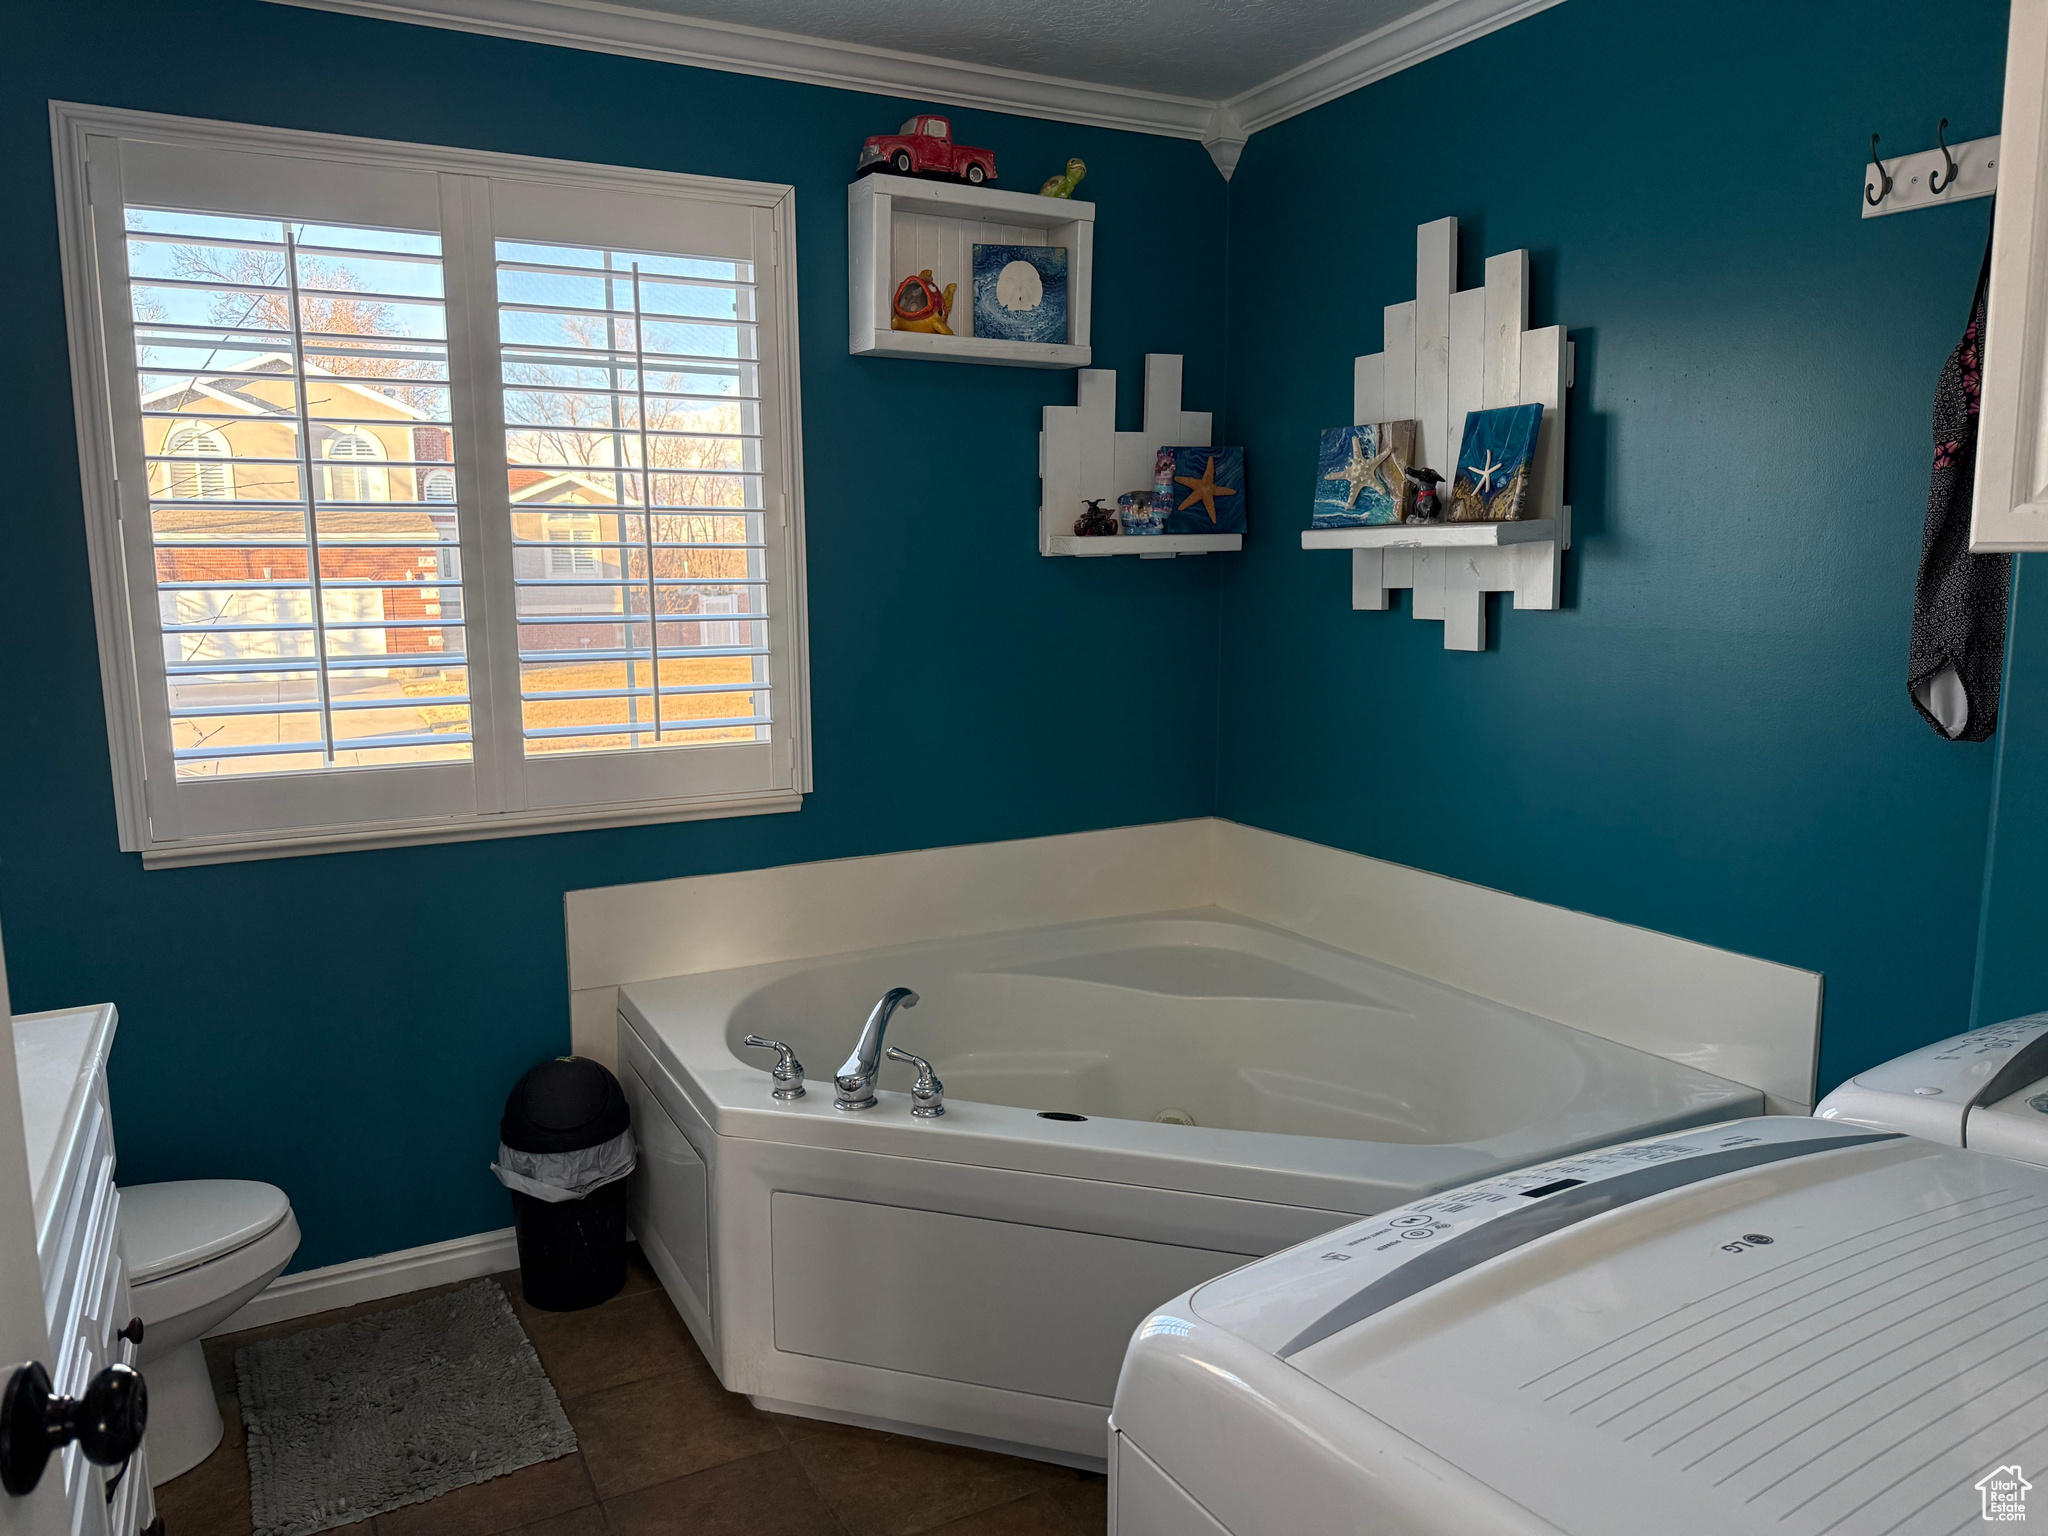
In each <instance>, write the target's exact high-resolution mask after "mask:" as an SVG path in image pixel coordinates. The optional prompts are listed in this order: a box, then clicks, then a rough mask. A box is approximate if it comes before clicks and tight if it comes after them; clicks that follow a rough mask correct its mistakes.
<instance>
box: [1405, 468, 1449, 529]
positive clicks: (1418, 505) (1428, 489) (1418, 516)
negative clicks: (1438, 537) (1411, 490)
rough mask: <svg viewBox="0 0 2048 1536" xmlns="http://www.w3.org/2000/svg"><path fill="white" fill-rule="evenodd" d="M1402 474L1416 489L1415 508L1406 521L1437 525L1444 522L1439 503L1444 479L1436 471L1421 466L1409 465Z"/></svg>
mask: <svg viewBox="0 0 2048 1536" xmlns="http://www.w3.org/2000/svg"><path fill="white" fill-rule="evenodd" d="M1401 473H1402V474H1403V475H1404V476H1405V477H1406V478H1407V480H1408V482H1409V484H1411V485H1413V486H1414V487H1415V507H1414V509H1413V510H1412V511H1411V512H1409V514H1408V516H1407V518H1406V519H1405V521H1407V522H1411V523H1437V522H1442V521H1443V508H1442V507H1441V506H1440V505H1439V503H1438V501H1437V496H1438V491H1437V487H1438V486H1440V485H1442V484H1443V483H1444V477H1443V476H1442V475H1440V474H1438V473H1437V472H1436V471H1435V470H1433V469H1430V468H1427V467H1426V466H1424V465H1420V464H1411V465H1408V466H1407V467H1406V468H1405V469H1403V470H1402V471H1401Z"/></svg>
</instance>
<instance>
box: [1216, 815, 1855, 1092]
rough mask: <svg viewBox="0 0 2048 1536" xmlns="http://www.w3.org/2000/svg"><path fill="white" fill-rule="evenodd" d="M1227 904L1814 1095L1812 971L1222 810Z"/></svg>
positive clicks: (1566, 1019)
mask: <svg viewBox="0 0 2048 1536" xmlns="http://www.w3.org/2000/svg"><path fill="white" fill-rule="evenodd" d="M1216 827H1217V833H1216V836H1217V871H1216V883H1217V887H1218V891H1219V899H1220V901H1221V903H1222V904H1223V905H1224V906H1226V907H1228V908H1230V909H1231V910H1232V911H1235V912H1241V913H1243V914H1244V915H1245V916H1247V917H1251V918H1256V919H1258V920H1259V921H1260V922H1265V923H1271V924H1273V925H1274V926H1276V927H1280V928H1285V929H1288V930H1290V931H1292V932H1294V933H1299V934H1302V935H1303V936H1305V937H1307V938H1311V939H1316V940H1319V941H1320V942H1322V943H1325V944H1331V945H1334V946H1336V947H1337V948H1339V949H1344V950H1349V951H1351V952H1352V953H1354V954H1360V955H1368V956H1371V957H1373V958H1375V959H1379V960H1384V961H1385V962H1387V963H1388V964H1390V965H1397V966H1400V967H1401V968H1402V969H1404V970H1408V971H1413V972H1415V973H1416V974H1417V975H1420V976H1428V977H1431V978H1433V979H1434V980H1437V981H1442V982H1447V983H1449V984H1450V985H1452V986H1454V987H1457V988H1459V989H1461V990H1463V991H1466V992H1472V993H1476V994H1477V995H1478V996H1480V997H1487V998H1492V999H1493V1000H1494V1001H1496V1002H1501V1003H1506V1004H1508V1005H1509V1006H1510V1007H1514V1008H1520V1009H1522V1010H1524V1011H1526V1012H1529V1013H1533V1014H1537V1015H1539V1016H1541V1017H1543V1018H1546V1019H1556V1020H1558V1021H1560V1022H1562V1023H1566V1024H1569V1025H1571V1026H1572V1027H1573V1028H1574V1029H1581V1030H1584V1031H1586V1032H1587V1033H1588V1034H1594V1035H1599V1036H1601V1037H1602V1038H1604V1039H1608V1040H1612V1041H1615V1042H1616V1043H1618V1044H1621V1045H1627V1046H1633V1047H1634V1048H1635V1049H1637V1050H1639V1051H1648V1052H1650V1053H1651V1054H1653V1055H1656V1056H1662V1057H1664V1058H1666V1059H1667V1060H1670V1061H1679V1062H1684V1063H1686V1064H1687V1065H1689V1066H1694V1067H1698V1068H1700V1069H1701V1070H1702V1071H1706V1072H1711V1073H1713V1074H1714V1075H1715V1076H1717V1077H1725V1078H1730V1079H1732V1080H1733V1081H1735V1082H1739V1083H1747V1084H1749V1085H1750V1086H1752V1087H1755V1088H1760V1089H1762V1090H1763V1091H1764V1093H1765V1094H1766V1095H1767V1097H1768V1101H1769V1103H1770V1106H1771V1108H1772V1110H1773V1111H1774V1112H1778V1113H1788V1114H1801V1115H1803V1114H1806V1113H1808V1112H1810V1111H1811V1109H1812V1107H1813V1101H1814V1071H1815V1063H1816V1053H1817V1050H1818V1046H1819V1040H1820V1012H1821V977H1820V975H1819V974H1818V973H1816V972H1813V971H1802V970H1799V969H1797V968H1796V967H1794V966H1789V965H1778V964H1774V963H1773V962H1771V961H1768V960H1758V959H1755V958H1753V957H1751V956H1748V955H1738V954H1736V953H1734V952H1733V951H1731V950H1725V949H1715V948H1713V947H1712V946H1710V945H1706V944H1695V943H1693V942H1692V941H1690V940H1688V939H1679V938H1673V937H1672V936H1671V935H1669V934H1664V933H1658V932H1655V931H1654V930H1652V929H1648V928H1635V927H1631V926H1629V925H1628V924H1627V923H1617V922H1612V921H1609V920H1608V919H1606V918H1600V917H1591V916H1588V915H1587V914H1586V913H1583V912H1573V911H1571V910H1569V909H1568V908H1565V907H1553V906H1546V905H1544V904H1543V903H1542V902H1535V901H1525V900H1523V899H1522V898H1521V897H1518V896H1510V895H1508V894H1506V893H1505V892H1502V891H1495V890H1489V889H1487V888H1486V887H1485V886H1481V885H1469V884H1467V883H1465V882H1464V881H1462V880H1452V879H1448V878H1446V877H1445V876H1442V875H1434V874H1430V873H1428V872H1426V871H1424V870H1419V869H1410V868H1408V867H1407V866H1406V865H1402V864H1390V863H1388V862H1386V861H1385V860H1382V859H1371V858H1366V857H1365V856H1363V855H1361V854H1355V853H1346V852H1344V851H1342V850H1340V849H1336V848H1328V847H1325V846H1323V845H1322V844H1320V843H1311V842H1305V841H1303V840H1302V839H1299V838H1292V837H1283V836H1281V835H1279V834H1278V833H1274V832H1266V831H1262V830H1260V829H1258V828H1255V827H1245V826H1240V825H1238V824H1237V823H1235V822H1227V821H1226V822H1218V823H1217V824H1216Z"/></svg>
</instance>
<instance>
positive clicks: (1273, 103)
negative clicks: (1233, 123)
mask: <svg viewBox="0 0 2048 1536" xmlns="http://www.w3.org/2000/svg"><path fill="white" fill-rule="evenodd" d="M1562 3H1563V0H1436V3H1435V4H1433V5H1429V6H1425V7H1424V8H1423V9H1421V10H1419V11H1415V12H1413V13H1412V14H1410V15H1407V16H1403V17H1402V18H1401V19H1400V20H1399V21H1395V22H1389V23H1388V24H1387V25H1386V26H1384V27H1381V28H1380V29H1379V30H1378V31H1377V32H1368V33H1366V35H1365V36H1364V37H1361V38H1357V39H1355V40H1353V41H1351V42H1348V43H1346V44H1344V46H1343V47H1341V48H1332V49H1331V50H1330V51H1329V52H1328V53H1326V54H1324V55H1323V56H1322V57H1321V58H1316V59H1310V60H1309V61H1308V62H1307V63H1306V64H1299V65H1296V66H1295V67H1294V68H1293V69H1290V70H1288V71H1287V73H1286V74H1284V75H1275V76H1274V77H1273V78H1272V79H1271V80H1268V81H1267V82H1266V83H1265V84H1264V85H1255V86H1253V87H1252V88H1251V89H1250V90H1248V91H1245V92H1243V93H1242V94H1240V95H1237V96H1233V97H1231V98H1230V100H1229V101H1227V102H1224V103H1223V104H1222V105H1223V109H1224V110H1226V111H1228V112H1230V113H1232V114H1234V115H1235V116H1236V118H1237V120H1238V121H1239V122H1240V123H1242V124H1243V125H1244V130H1243V131H1244V132H1245V134H1246V135H1247V136H1249V135H1251V134H1254V133H1257V132H1258V131H1259V130H1260V129H1261V128H1270V127H1272V126H1273V125H1274V124H1275V123H1278V122H1283V121H1285V120H1286V119H1287V118H1290V117H1298V116H1299V115H1300V114H1302V113H1303V112H1307V111H1309V110H1310V109H1311V108H1314V107H1320V106H1321V105H1322V104H1323V103H1324V102H1326V101H1334V100H1336V99H1337V98H1338V97H1339V96H1343V95H1345V94H1347V93H1349V92H1351V91H1355V90H1357V89H1358V88H1359V87H1360V86H1364V85H1371V84H1372V83H1373V81H1375V80H1384V79H1386V78H1387V76H1389V75H1394V74H1399V73H1400V72H1401V71H1402V70H1404V69H1407V68H1408V67H1409V66H1410V65H1413V64H1420V63H1422V62H1423V60H1425V59H1433V58H1435V57H1436V56H1437V55H1438V54H1440V53H1449V52H1450V51H1451V50H1452V49H1453V48H1457V47H1460V46H1462V45H1463V44H1465V43H1469V42H1471V41H1472V40H1473V39H1474V38H1479V37H1484V36H1485V35H1486V34H1487V33H1489V32H1498V31H1499V30H1500V29H1501V28H1502V27H1507V26H1512V25H1513V24H1514V23H1516V22H1518V21H1520V20H1521V19H1522V18H1523V17H1524V16H1533V15H1535V14H1536V13H1537V12H1538V11H1547V10H1549V9H1550V7H1552V6H1553V5H1561V4H1562Z"/></svg>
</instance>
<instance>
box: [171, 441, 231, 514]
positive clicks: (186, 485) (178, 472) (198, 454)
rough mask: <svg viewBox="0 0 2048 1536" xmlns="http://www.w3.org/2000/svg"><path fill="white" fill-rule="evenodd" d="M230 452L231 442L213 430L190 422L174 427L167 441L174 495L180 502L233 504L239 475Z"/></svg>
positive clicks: (172, 493) (172, 492)
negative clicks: (229, 443)
mask: <svg viewBox="0 0 2048 1536" xmlns="http://www.w3.org/2000/svg"><path fill="white" fill-rule="evenodd" d="M229 452H230V449H229V448H228V440H227V439H226V438H225V437H222V436H221V435H220V433H218V432H215V431H213V430H212V429H211V428H209V427H202V426H195V425H193V424H192V423H190V422H185V423H183V424H180V425H176V426H173V427H172V428H171V430H170V433H169V434H168V435H167V436H166V437H165V438H164V454H165V456H166V459H167V474H168V477H169V480H170V484H169V487H168V489H169V490H170V493H171V495H172V496H173V497H176V498H178V499H180V500H188V499H191V498H194V497H204V498H206V499H208V500H212V501H232V500H233V499H234V495H235V472H234V466H233V464H231V463H230V462H229V461H228V455H229Z"/></svg>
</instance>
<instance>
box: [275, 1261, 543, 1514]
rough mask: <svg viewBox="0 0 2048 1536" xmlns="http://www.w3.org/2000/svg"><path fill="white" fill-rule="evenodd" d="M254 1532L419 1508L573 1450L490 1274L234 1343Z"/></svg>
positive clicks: (534, 1358)
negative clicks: (338, 1319) (341, 1318)
mask: <svg viewBox="0 0 2048 1536" xmlns="http://www.w3.org/2000/svg"><path fill="white" fill-rule="evenodd" d="M235 1375H236V1377H237V1379H238V1380H239V1382H240V1390H241V1399H242V1423H243V1425H244V1426H245V1427H246V1429H247V1431H248V1436H249V1493H250V1498H251V1502H252V1504H253V1506H254V1510H253V1512H254V1515H255V1536H311V1533H312V1532H314V1531H326V1530H332V1529H333V1528H334V1527H335V1526H338V1525H347V1524H349V1523H351V1522H352V1521H356V1520H361V1519H364V1518H366V1517H368V1516H370V1515H380V1514H382V1513H384V1511H385V1510H387V1509H396V1508H398V1507H399V1506H400V1505H402V1504H417V1503H418V1502H419V1501H420V1500H422V1499H431V1498H432V1497H434V1495H435V1494H437V1493H447V1492H448V1491H449V1490H450V1489H454V1488H463V1487H467V1486H468V1485H469V1484H471V1483H481V1482H483V1481H485V1480H486V1479H488V1478H493V1477H502V1476H503V1475H504V1474H505V1473H507V1472H515V1471H517V1470H518V1469H519V1468H521V1467H530V1466H532V1465H533V1464H534V1463H535V1462H538V1461H552V1460H553V1459H554V1458H555V1457H557V1456H566V1455H568V1454H569V1453H570V1452H571V1451H573V1450H575V1449H576V1434H575V1431H574V1430H572V1429H570V1428H569V1420H568V1417H567V1416H566V1415H565V1414H564V1413H563V1412H562V1404H561V1400H560V1399H559V1398H557V1397H556V1396H555V1388H554V1383H552V1382H550V1381H549V1380H548V1378H547V1373H546V1372H545V1371H543V1370H542V1369H541V1365H540V1357H539V1356H538V1355H536V1354H535V1353H534V1352H533V1346H532V1345H531V1344H530V1343H528V1342H527V1339H526V1334H525V1332H524V1330H522V1329H521V1328H520V1326H519V1319H518V1318H517V1317H515V1316H514V1315H513V1313H512V1304H511V1303H510V1302H508V1301H507V1300H506V1299H505V1293H504V1292H503V1291H501V1290H499V1289H498V1286H497V1283H496V1282H495V1281H492V1280H479V1281H477V1282H476V1284H474V1285H468V1286H464V1287H463V1288H462V1289H461V1290H459V1291H451V1292H449V1293H448V1294H447V1295H445V1296H436V1297H434V1298H433V1299H432V1300H431V1301H422V1302H419V1303H418V1304H417V1305H414V1306H410V1307H404V1308H401V1309H400V1310H398V1311H395V1312H381V1313H378V1314H377V1315H375V1316H373V1317H365V1318H361V1319H358V1320H357V1321H355V1322H352V1323H336V1324H335V1325H334V1326H333V1327H331V1328H312V1329H308V1330H307V1331H306V1332H304V1333H295V1334H292V1335H291V1336H290V1337H288V1338H282V1339H272V1340H270V1341H268V1342H267V1343H262V1344H251V1345H250V1346H248V1347H247V1348H246V1349H239V1350H237V1351H235Z"/></svg>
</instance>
